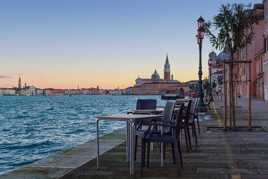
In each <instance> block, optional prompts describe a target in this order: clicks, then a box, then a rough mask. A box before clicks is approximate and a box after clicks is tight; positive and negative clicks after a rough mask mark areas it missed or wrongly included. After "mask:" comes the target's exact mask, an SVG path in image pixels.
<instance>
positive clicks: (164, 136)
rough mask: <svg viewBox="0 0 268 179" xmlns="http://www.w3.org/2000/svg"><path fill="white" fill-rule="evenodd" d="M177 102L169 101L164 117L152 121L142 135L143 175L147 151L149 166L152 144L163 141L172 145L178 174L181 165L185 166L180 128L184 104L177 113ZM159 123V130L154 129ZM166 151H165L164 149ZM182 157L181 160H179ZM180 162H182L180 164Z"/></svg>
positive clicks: (164, 143)
mask: <svg viewBox="0 0 268 179" xmlns="http://www.w3.org/2000/svg"><path fill="white" fill-rule="evenodd" d="M174 107H175V102H171V101H168V102H167V104H166V107H165V112H164V118H163V119H162V120H158V121H151V125H149V127H148V129H147V130H146V131H145V132H144V135H143V136H142V146H141V170H140V172H141V176H142V175H143V167H144V166H145V153H146V150H147V167H149V163H150V144H151V143H160V144H161V143H162V144H163V145H168V144H170V145H171V148H172V156H173V163H176V164H177V167H178V169H177V171H178V174H179V173H180V167H182V168H183V159H182V153H181V148H180V137H179V136H180V129H181V123H182V112H183V105H181V107H180V110H179V111H178V112H177V114H176V115H175V113H174ZM155 125H157V129H158V131H157V132H156V131H155V129H153V126H155ZM163 152H164V151H163ZM179 158H180V162H179V161H178V160H179ZM179 163H180V164H179Z"/></svg>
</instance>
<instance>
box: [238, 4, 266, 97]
mask: <svg viewBox="0 0 268 179" xmlns="http://www.w3.org/2000/svg"><path fill="white" fill-rule="evenodd" d="M253 11H254V15H255V16H256V17H257V22H256V23H255V24H253V27H252V30H253V37H252V40H251V43H249V44H248V45H247V46H246V47H244V48H243V49H240V51H239V52H238V53H236V55H237V56H236V59H235V60H241V61H249V62H250V63H249V64H246V63H239V64H238V65H236V69H235V72H236V73H235V79H236V80H237V89H238V93H239V95H241V96H245V97H247V96H248V95H249V91H248V88H249V87H248V85H249V84H248V83H247V81H248V80H250V88H251V92H250V93H251V96H253V97H256V98H257V99H264V91H265V90H264V71H263V70H264V68H263V58H264V47H265V46H264V44H265V43H264V41H265V40H264V36H265V33H264V5H263V4H255V5H254V8H253ZM249 65H250V69H249ZM267 92H268V91H267Z"/></svg>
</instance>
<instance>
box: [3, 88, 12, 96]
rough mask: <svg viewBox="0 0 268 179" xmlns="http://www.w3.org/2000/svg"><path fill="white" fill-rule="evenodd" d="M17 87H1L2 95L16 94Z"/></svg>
mask: <svg viewBox="0 0 268 179" xmlns="http://www.w3.org/2000/svg"><path fill="white" fill-rule="evenodd" d="M15 95H16V88H0V96H15Z"/></svg>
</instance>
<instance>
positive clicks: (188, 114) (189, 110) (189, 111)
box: [183, 100, 192, 122]
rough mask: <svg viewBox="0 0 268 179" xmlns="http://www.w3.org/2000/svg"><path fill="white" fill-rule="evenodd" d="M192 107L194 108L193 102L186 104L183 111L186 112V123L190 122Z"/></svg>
mask: <svg viewBox="0 0 268 179" xmlns="http://www.w3.org/2000/svg"><path fill="white" fill-rule="evenodd" d="M191 107H192V100H189V101H187V102H186V104H185V108H184V110H183V112H184V114H183V116H184V120H185V122H188V120H189V117H190V113H191Z"/></svg>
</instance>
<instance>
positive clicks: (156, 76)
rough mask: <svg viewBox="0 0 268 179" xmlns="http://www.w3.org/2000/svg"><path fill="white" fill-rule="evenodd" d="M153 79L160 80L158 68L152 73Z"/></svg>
mask: <svg viewBox="0 0 268 179" xmlns="http://www.w3.org/2000/svg"><path fill="white" fill-rule="evenodd" d="M151 79H152V80H153V81H158V80H160V76H159V74H158V73H157V71H156V70H155V71H154V73H153V74H152V76H151Z"/></svg>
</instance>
